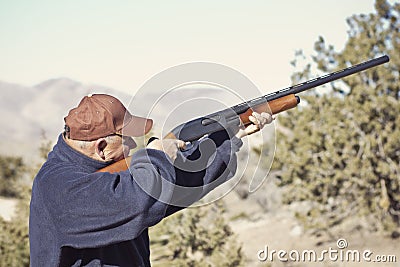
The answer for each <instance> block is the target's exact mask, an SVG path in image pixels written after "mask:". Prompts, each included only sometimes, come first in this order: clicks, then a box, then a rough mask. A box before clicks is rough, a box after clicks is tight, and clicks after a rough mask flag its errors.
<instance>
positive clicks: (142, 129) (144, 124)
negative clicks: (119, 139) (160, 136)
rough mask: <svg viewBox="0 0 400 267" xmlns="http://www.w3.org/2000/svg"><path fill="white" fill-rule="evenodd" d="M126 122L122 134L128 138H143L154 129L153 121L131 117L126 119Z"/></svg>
mask: <svg viewBox="0 0 400 267" xmlns="http://www.w3.org/2000/svg"><path fill="white" fill-rule="evenodd" d="M125 121H126V123H124V127H123V128H122V130H121V134H122V135H126V136H133V137H138V136H143V135H145V134H147V133H148V132H150V130H151V128H152V127H153V120H152V119H146V118H142V117H138V116H133V115H130V117H125Z"/></svg>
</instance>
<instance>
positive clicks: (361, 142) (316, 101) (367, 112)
mask: <svg viewBox="0 0 400 267" xmlns="http://www.w3.org/2000/svg"><path fill="white" fill-rule="evenodd" d="M347 23H348V25H349V28H350V29H349V31H348V40H347V42H346V44H345V47H344V49H343V50H342V51H336V50H335V48H334V47H333V46H332V45H329V44H327V43H326V42H325V40H324V38H323V37H320V38H319V39H318V40H317V42H316V43H315V46H314V47H315V53H314V55H313V56H312V60H311V62H310V63H308V64H307V65H306V67H305V68H304V69H302V70H301V71H298V72H295V73H294V75H293V77H292V78H293V82H294V83H298V82H301V81H304V80H305V79H309V78H312V77H315V76H314V75H311V74H312V73H315V72H318V73H327V72H333V71H336V70H338V69H343V68H346V67H348V66H349V65H354V64H357V63H360V62H361V61H364V60H367V59H371V58H375V57H377V56H380V55H382V54H387V55H389V56H390V63H388V64H386V65H383V66H379V67H376V68H373V69H370V70H368V71H365V72H363V73H360V74H356V75H352V76H349V77H347V78H344V79H342V80H341V81H340V82H335V83H333V84H331V85H330V86H326V87H325V88H323V89H322V90H312V92H311V91H310V92H308V93H307V94H305V95H302V99H303V102H306V104H303V105H302V106H301V107H300V108H299V109H296V110H294V111H289V112H287V113H286V115H287V116H280V118H279V123H280V125H281V127H284V128H286V129H290V130H291V134H283V133H278V137H277V140H278V144H277V152H276V161H275V163H274V168H276V169H280V170H282V172H281V176H280V178H281V182H282V183H281V184H282V185H287V186H288V188H290V192H291V193H290V194H286V201H287V202H292V201H295V200H311V201H313V202H314V203H317V205H316V206H314V208H313V209H312V210H310V211H309V213H308V214H305V217H304V218H306V219H307V220H308V222H309V223H311V224H312V225H313V226H320V227H330V226H333V225H335V224H340V223H341V222H342V221H343V220H344V219H345V218H346V217H348V216H360V217H364V218H368V219H367V220H365V221H367V222H368V224H369V227H370V228H371V229H382V228H383V229H386V230H390V229H394V228H395V227H396V225H397V226H398V225H399V223H400V216H399V215H400V194H399V193H400V116H399V112H400V102H399V98H400V93H399V92H400V91H399V87H400V80H399V79H400V73H399V69H400V54H399V51H400V33H399V29H400V4H399V3H395V4H393V5H391V4H389V3H388V2H386V1H385V0H377V1H376V3H375V12H374V13H371V14H361V15H353V16H352V17H350V18H348V19H347ZM299 54H300V55H301V53H299ZM297 59H298V58H297ZM297 59H296V60H295V61H294V62H293V64H294V65H295V64H296V63H298V62H299V61H298V60H297ZM314 68H315V69H316V71H315V70H314ZM313 215H314V216H313Z"/></svg>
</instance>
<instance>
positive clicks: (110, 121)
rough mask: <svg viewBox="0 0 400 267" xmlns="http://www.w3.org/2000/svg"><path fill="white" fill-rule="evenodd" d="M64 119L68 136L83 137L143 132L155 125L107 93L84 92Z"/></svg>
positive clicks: (139, 133)
mask: <svg viewBox="0 0 400 267" xmlns="http://www.w3.org/2000/svg"><path fill="white" fill-rule="evenodd" d="M64 121H65V126H66V129H67V131H69V138H71V139H74V140H82V141H92V140H96V139H98V138H101V137H106V136H108V135H112V134H121V135H126V136H133V137H135V136H142V135H145V134H146V133H148V132H149V131H150V129H151V127H152V126H153V121H152V120H151V119H146V118H142V117H137V116H133V115H132V114H130V113H129V111H128V110H127V109H126V108H125V106H124V105H123V104H122V103H121V101H119V100H118V99H117V98H115V97H113V96H111V95H106V94H93V95H88V96H85V97H84V98H83V99H82V100H81V102H80V103H79V105H78V106H77V107H76V108H73V109H71V110H70V111H69V113H68V116H66V117H65V118H64Z"/></svg>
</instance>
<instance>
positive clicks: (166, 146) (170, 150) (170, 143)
mask: <svg viewBox="0 0 400 267" xmlns="http://www.w3.org/2000/svg"><path fill="white" fill-rule="evenodd" d="M185 147H186V145H185V142H183V141H182V140H176V139H163V140H159V139H156V140H154V141H152V142H150V144H148V145H147V146H146V148H151V149H157V150H161V151H164V152H165V154H167V155H168V157H170V158H171V159H172V161H175V159H176V155H177V153H178V150H180V149H184V148H185Z"/></svg>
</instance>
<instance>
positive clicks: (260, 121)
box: [236, 112, 275, 139]
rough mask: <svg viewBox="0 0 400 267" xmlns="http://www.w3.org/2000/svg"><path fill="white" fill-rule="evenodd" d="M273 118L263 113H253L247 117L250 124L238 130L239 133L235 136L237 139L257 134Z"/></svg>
mask: <svg viewBox="0 0 400 267" xmlns="http://www.w3.org/2000/svg"><path fill="white" fill-rule="evenodd" d="M274 119H275V118H273V117H272V116H271V114H269V113H266V112H263V113H261V114H259V113H257V112H253V113H252V114H251V116H250V117H249V120H250V121H251V122H252V124H250V125H248V126H246V127H244V128H242V129H239V131H238V132H237V134H236V137H237V138H239V139H240V138H242V137H244V136H247V135H250V134H253V133H255V132H258V131H259V130H261V129H262V128H263V127H264V126H265V125H266V124H270V123H271V122H272V121H273V120H274Z"/></svg>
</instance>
